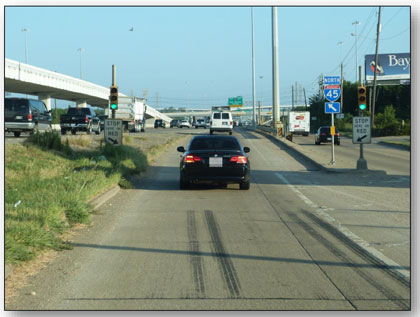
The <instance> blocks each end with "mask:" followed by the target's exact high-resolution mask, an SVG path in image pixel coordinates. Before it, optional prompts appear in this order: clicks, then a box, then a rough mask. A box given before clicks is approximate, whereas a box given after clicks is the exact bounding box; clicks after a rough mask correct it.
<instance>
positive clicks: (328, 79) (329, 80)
mask: <svg viewBox="0 0 420 317" xmlns="http://www.w3.org/2000/svg"><path fill="white" fill-rule="evenodd" d="M340 84H341V81H340V76H324V86H326V85H340Z"/></svg>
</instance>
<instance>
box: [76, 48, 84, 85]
mask: <svg viewBox="0 0 420 317" xmlns="http://www.w3.org/2000/svg"><path fill="white" fill-rule="evenodd" d="M77 50H78V51H79V52H80V79H82V52H83V51H84V50H85V49H84V48H78V49H77Z"/></svg>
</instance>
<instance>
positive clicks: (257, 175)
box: [132, 166, 410, 190]
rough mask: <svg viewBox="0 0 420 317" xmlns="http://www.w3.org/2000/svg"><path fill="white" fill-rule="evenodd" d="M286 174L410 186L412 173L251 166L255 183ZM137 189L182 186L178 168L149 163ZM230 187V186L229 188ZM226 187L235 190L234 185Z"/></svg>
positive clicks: (326, 181) (337, 182)
mask: <svg viewBox="0 0 420 317" xmlns="http://www.w3.org/2000/svg"><path fill="white" fill-rule="evenodd" d="M276 174H280V175H282V176H284V177H285V178H286V179H287V180H288V183H289V184H291V185H305V186H318V187H322V186H356V187H383V188H410V177H408V176H405V175H386V174H376V173H364V174H361V173H329V172H325V171H310V170H307V171H293V172H291V171H281V170H278V171H276V170H251V189H252V184H270V185H285V183H284V182H283V181H282V180H281V179H280V178H279V177H278V176H277V175H276ZM132 183H133V185H134V188H135V189H143V190H179V168H178V167H168V166H150V167H149V168H148V172H147V173H146V175H144V176H143V177H139V178H136V179H133V180H132ZM230 187H231V188H230ZM215 188H218V189H220V188H223V186H222V185H215V186H212V185H193V187H191V189H192V190H209V189H215ZM226 190H236V186H234V185H231V186H229V188H226Z"/></svg>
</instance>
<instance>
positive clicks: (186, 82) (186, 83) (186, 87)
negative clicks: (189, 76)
mask: <svg viewBox="0 0 420 317" xmlns="http://www.w3.org/2000/svg"><path fill="white" fill-rule="evenodd" d="M185 90H186V92H187V109H188V106H189V100H188V80H186V81H185Z"/></svg>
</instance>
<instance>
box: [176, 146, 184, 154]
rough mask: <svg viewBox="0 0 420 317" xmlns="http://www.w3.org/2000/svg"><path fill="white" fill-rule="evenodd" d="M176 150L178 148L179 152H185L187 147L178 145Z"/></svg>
mask: <svg viewBox="0 0 420 317" xmlns="http://www.w3.org/2000/svg"><path fill="white" fill-rule="evenodd" d="M176 150H177V151H178V152H182V153H184V152H185V149H184V147H183V146H178V147H177V148H176Z"/></svg>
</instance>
